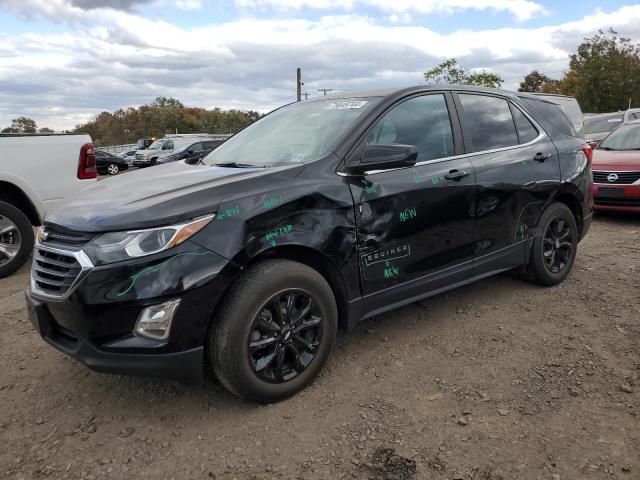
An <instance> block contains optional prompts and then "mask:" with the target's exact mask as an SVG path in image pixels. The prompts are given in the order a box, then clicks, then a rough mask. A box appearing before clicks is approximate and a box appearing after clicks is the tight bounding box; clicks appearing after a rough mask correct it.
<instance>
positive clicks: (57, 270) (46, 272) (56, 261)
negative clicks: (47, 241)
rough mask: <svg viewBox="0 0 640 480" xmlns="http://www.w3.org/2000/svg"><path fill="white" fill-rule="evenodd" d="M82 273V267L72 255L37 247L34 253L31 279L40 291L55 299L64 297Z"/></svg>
mask: <svg viewBox="0 0 640 480" xmlns="http://www.w3.org/2000/svg"><path fill="white" fill-rule="evenodd" d="M80 272H82V265H80V262H79V261H78V259H77V258H76V257H75V255H73V253H72V252H70V253H68V254H67V253H62V252H59V251H52V250H47V249H44V248H40V247H38V246H36V248H35V251H34V253H33V266H32V268H31V279H32V281H33V285H34V287H36V288H37V290H38V291H40V292H42V293H45V294H47V295H52V296H55V297H62V296H64V295H65V294H66V293H67V292H68V291H69V289H70V288H71V286H72V285H73V284H74V283H75V281H76V279H77V278H78V276H79V275H80Z"/></svg>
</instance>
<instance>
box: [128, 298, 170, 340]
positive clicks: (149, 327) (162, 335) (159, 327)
mask: <svg viewBox="0 0 640 480" xmlns="http://www.w3.org/2000/svg"><path fill="white" fill-rule="evenodd" d="M178 305H180V300H171V301H169V302H165V303H160V304H158V305H153V306H151V307H147V308H145V309H144V310H142V312H140V316H139V317H138V321H137V322H136V328H135V332H136V333H137V334H138V335H141V336H143V337H146V338H151V339H153V340H166V339H167V338H169V331H170V330H171V320H173V314H174V313H175V311H176V309H177V308H178Z"/></svg>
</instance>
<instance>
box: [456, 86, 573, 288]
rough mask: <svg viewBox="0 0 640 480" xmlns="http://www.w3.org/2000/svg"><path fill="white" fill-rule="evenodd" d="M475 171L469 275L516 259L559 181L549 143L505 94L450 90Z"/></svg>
mask: <svg viewBox="0 0 640 480" xmlns="http://www.w3.org/2000/svg"><path fill="white" fill-rule="evenodd" d="M455 99H456V105H457V107H458V113H459V115H460V121H461V124H462V131H463V136H464V143H465V148H466V151H467V152H468V153H470V156H469V160H470V161H471V163H472V165H473V169H474V171H475V173H476V183H477V188H478V191H477V197H476V207H475V217H476V222H475V225H476V227H475V234H474V237H475V238H474V239H475V244H476V247H475V248H476V253H475V261H474V271H473V274H474V276H476V275H482V274H486V273H490V272H496V271H499V270H505V269H508V268H513V267H517V266H520V265H522V264H523V263H524V262H525V261H526V258H527V257H526V256H527V247H528V245H529V239H530V237H531V235H532V234H533V233H534V227H535V225H536V223H537V219H538V216H539V215H540V213H541V212H542V210H543V208H544V207H545V206H546V205H547V204H548V202H549V201H550V199H551V198H552V197H553V195H554V193H555V192H556V190H557V189H558V188H559V186H560V168H559V162H558V153H557V150H556V148H555V145H554V144H553V142H552V141H551V140H550V138H549V137H548V136H547V134H546V133H545V132H544V131H543V130H542V128H541V127H540V126H539V125H537V124H536V122H535V121H534V120H533V119H532V118H531V117H529V116H528V115H527V114H525V113H524V111H523V110H522V109H520V108H519V107H518V106H517V105H516V104H515V103H513V102H512V101H510V100H508V99H507V98H504V97H500V96H494V95H488V94H478V93H470V92H459V93H457V94H456V95H455Z"/></svg>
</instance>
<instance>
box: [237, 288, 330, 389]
mask: <svg viewBox="0 0 640 480" xmlns="http://www.w3.org/2000/svg"><path fill="white" fill-rule="evenodd" d="M322 327H323V325H322V316H321V313H320V311H319V309H318V306H317V305H316V303H315V302H314V300H313V298H312V297H311V296H310V295H309V293H307V292H304V291H302V290H287V291H284V292H280V293H278V294H276V295H274V296H273V297H272V298H271V299H269V300H268V301H267V302H266V303H265V304H264V306H263V308H261V309H260V311H259V312H258V314H257V315H256V317H255V318H254V320H253V323H252V325H251V329H250V333H249V338H248V346H249V348H248V353H249V361H250V363H251V366H252V368H253V370H254V372H255V373H256V375H257V376H258V377H259V378H261V379H262V380H265V381H267V382H271V383H282V382H287V381H289V380H292V379H294V378H295V377H297V376H298V375H300V374H301V373H302V372H303V371H304V370H305V369H306V368H307V367H308V366H309V364H310V363H311V362H312V361H313V359H314V357H315V354H316V351H317V350H318V346H319V345H320V342H321V341H322Z"/></svg>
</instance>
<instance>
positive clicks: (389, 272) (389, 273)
mask: <svg viewBox="0 0 640 480" xmlns="http://www.w3.org/2000/svg"><path fill="white" fill-rule="evenodd" d="M399 275H400V268H399V267H389V268H385V269H384V278H398V276H399Z"/></svg>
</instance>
